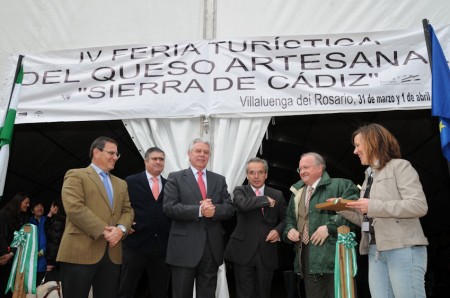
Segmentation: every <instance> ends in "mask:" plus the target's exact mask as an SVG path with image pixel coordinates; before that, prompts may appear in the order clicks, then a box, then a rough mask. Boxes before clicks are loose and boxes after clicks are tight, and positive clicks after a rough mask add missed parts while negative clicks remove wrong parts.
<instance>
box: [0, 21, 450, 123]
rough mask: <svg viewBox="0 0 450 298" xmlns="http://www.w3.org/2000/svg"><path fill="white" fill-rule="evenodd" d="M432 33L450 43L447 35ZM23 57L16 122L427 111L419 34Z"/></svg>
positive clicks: (444, 30) (427, 77)
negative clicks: (400, 110)
mask: <svg viewBox="0 0 450 298" xmlns="http://www.w3.org/2000/svg"><path fill="white" fill-rule="evenodd" d="M436 32H437V34H438V36H439V37H440V39H443V40H444V41H445V40H446V41H447V42H446V43H445V42H443V44H448V41H449V40H450V27H449V26H445V27H441V28H439V29H437V30H436ZM25 56H26V59H25V62H24V69H25V70H26V71H25V73H24V79H23V87H22V91H21V97H20V102H19V107H18V114H17V118H16V123H33V122H55V121H86V120H112V119H133V118H165V117H190V116H199V115H212V116H222V117H252V116H267V115H272V116H280V115H301V114H312V113H338V112H365V111H385V110H396V109H429V108H430V106H431V74H430V66H429V63H428V54H427V49H426V44H425V40H424V33H423V30H422V29H418V30H402V31H385V32H366V33H348V34H347V33H344V34H330V35H310V36H274V37H250V38H233V39H217V40H202V41H193V42H182V43H171V42H161V43H154V44H142V45H124V46H109V47H98V48H87V49H75V50H62V51H51V52H43V53H33V54H27V55H25ZM11 64H12V65H13V63H11ZM6 81H12V79H11V80H8V79H7V80H6ZM5 89H7V88H4V90H5ZM2 98H5V97H4V96H3V97H2ZM0 108H1V109H4V107H3V106H1V107H0ZM1 112H4V111H3V110H1Z"/></svg>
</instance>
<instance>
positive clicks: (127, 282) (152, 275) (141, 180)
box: [119, 171, 170, 298]
mask: <svg viewBox="0 0 450 298" xmlns="http://www.w3.org/2000/svg"><path fill="white" fill-rule="evenodd" d="M125 180H126V181H127V183H128V193H129V195H130V201H131V206H132V207H133V209H134V214H135V215H134V222H136V224H135V225H134V226H133V229H134V230H135V232H134V233H133V234H131V235H129V236H128V237H127V238H126V239H125V241H124V243H123V263H122V272H121V278H120V290H119V297H129V298H133V297H134V295H135V292H136V288H137V286H138V283H139V279H140V277H141V275H142V272H143V271H144V270H146V271H147V276H148V283H149V286H150V292H151V296H152V297H153V298H157V297H167V289H168V285H169V278H170V271H169V266H167V264H166V263H165V258H166V250H167V241H168V238H169V231H170V220H169V219H168V218H167V217H166V216H165V214H164V212H163V202H164V185H165V183H166V179H164V178H163V177H161V181H162V186H163V188H162V190H161V192H160V195H159V196H158V198H157V199H158V200H155V198H154V197H153V193H152V191H151V189H150V184H149V180H148V179H147V175H146V172H145V171H143V172H141V173H138V174H135V175H131V176H129V177H127V178H126V179H125Z"/></svg>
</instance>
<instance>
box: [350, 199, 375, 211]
mask: <svg viewBox="0 0 450 298" xmlns="http://www.w3.org/2000/svg"><path fill="white" fill-rule="evenodd" d="M345 207H349V208H353V209H355V210H356V211H358V212H359V213H362V214H366V213H367V212H369V199H365V198H362V199H359V200H357V201H353V202H348V203H347V204H345Z"/></svg>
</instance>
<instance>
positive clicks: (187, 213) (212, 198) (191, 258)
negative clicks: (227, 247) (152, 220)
mask: <svg viewBox="0 0 450 298" xmlns="http://www.w3.org/2000/svg"><path fill="white" fill-rule="evenodd" d="M210 153H211V148H210V144H209V143H208V142H207V141H205V140H202V139H195V140H193V141H192V142H191V143H190V145H189V151H188V156H189V161H190V163H191V166H190V167H189V168H188V169H185V170H181V171H178V172H174V173H170V174H169V177H168V178H167V183H166V186H165V188H164V212H165V213H166V215H167V216H168V217H169V218H171V219H172V227H171V230H170V235H169V243H168V247H167V257H166V262H167V263H168V264H169V265H171V274H172V295H173V298H192V295H193V285H194V280H195V285H196V294H197V297H198V298H200V297H205V298H212V297H215V291H216V286H217V270H218V268H219V266H220V265H221V264H222V263H223V249H224V239H223V236H224V233H225V231H224V229H223V227H222V224H221V221H224V220H227V219H230V218H231V217H232V216H233V213H234V208H233V204H232V202H231V198H230V194H229V193H228V190H227V184H226V182H225V177H223V176H221V175H219V174H216V173H213V172H211V171H207V170H206V165H207V164H208V161H209V156H210Z"/></svg>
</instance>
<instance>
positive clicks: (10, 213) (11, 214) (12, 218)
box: [0, 193, 30, 297]
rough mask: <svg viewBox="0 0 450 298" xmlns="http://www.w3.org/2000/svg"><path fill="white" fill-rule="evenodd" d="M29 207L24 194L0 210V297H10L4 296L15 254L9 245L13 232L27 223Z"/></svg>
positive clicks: (9, 295) (27, 198)
mask: <svg viewBox="0 0 450 298" xmlns="http://www.w3.org/2000/svg"><path fill="white" fill-rule="evenodd" d="M29 207H30V198H29V197H28V196H27V195H26V194H24V193H18V194H16V195H15V196H14V197H13V198H12V199H11V201H9V203H8V204H6V205H5V206H4V207H3V208H2V210H0V285H1V288H0V297H11V292H8V294H4V293H5V289H6V284H7V282H8V278H9V274H10V272H11V266H12V261H13V260H14V254H15V252H16V249H15V248H14V247H10V246H9V245H10V244H11V242H12V241H13V239H14V231H19V230H20V228H21V227H22V226H23V225H24V224H26V223H28V221H29V217H28V215H27V211H28V208H29Z"/></svg>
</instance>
